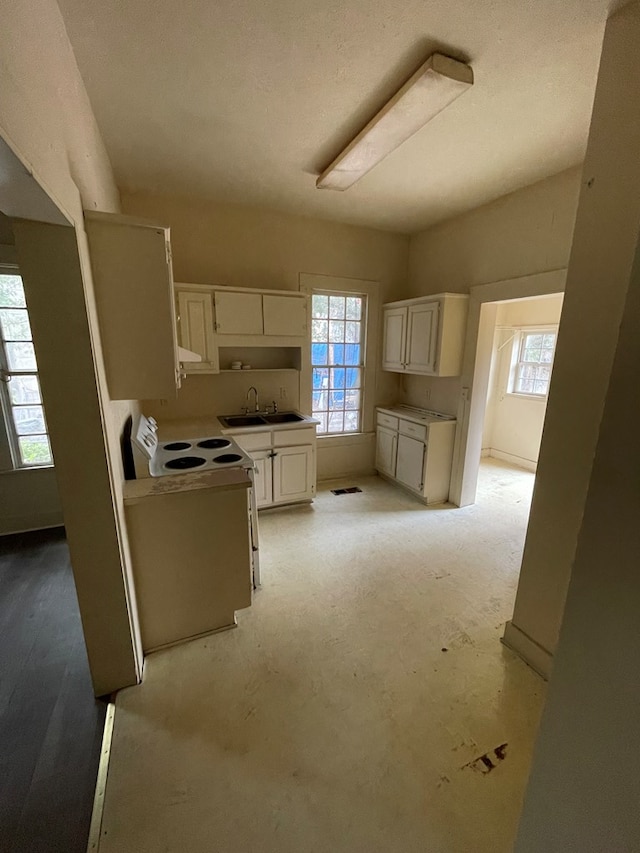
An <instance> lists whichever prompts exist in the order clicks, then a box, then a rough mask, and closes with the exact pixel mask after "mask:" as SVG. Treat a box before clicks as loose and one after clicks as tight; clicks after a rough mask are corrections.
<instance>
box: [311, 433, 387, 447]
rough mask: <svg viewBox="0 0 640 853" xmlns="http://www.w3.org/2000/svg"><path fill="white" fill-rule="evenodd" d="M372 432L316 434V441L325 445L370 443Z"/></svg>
mask: <svg viewBox="0 0 640 853" xmlns="http://www.w3.org/2000/svg"><path fill="white" fill-rule="evenodd" d="M374 435H375V433H374V432H340V433H318V441H319V442H322V443H323V444H327V445H336V446H337V445H339V444H360V443H362V442H365V441H370V440H371V438H372V436H374Z"/></svg>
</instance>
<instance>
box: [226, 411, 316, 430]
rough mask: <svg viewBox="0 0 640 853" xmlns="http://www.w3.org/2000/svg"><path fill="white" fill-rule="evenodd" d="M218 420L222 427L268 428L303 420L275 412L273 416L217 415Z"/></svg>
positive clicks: (290, 413)
mask: <svg viewBox="0 0 640 853" xmlns="http://www.w3.org/2000/svg"><path fill="white" fill-rule="evenodd" d="M218 420H219V421H220V423H221V424H222V425H223V426H224V427H228V428H233V427H252V426H270V425H271V424H295V423H300V421H303V420H304V417H303V416H302V415H298V414H296V412H276V413H275V414H273V415H259V414H257V413H256V414H255V415H224V416H223V415H219V416H218Z"/></svg>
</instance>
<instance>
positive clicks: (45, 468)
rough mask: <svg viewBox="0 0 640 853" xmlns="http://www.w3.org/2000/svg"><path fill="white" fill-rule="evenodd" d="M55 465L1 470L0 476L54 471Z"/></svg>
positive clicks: (26, 466)
mask: <svg viewBox="0 0 640 853" xmlns="http://www.w3.org/2000/svg"><path fill="white" fill-rule="evenodd" d="M54 468H55V465H25V467H24V468H5V469H4V470H0V476H4V475H5V474H24V472H25V471H52V470H53V469H54Z"/></svg>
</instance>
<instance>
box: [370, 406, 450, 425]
mask: <svg viewBox="0 0 640 853" xmlns="http://www.w3.org/2000/svg"><path fill="white" fill-rule="evenodd" d="M377 411H379V412H384V413H385V414H387V415H392V416H393V417H396V418H404V420H406V421H413V422H414V423H416V424H426V425H427V426H428V425H429V424H441V423H455V422H456V419H455V417H454V416H453V415H445V414H442V413H441V412H433V411H430V410H429V409H417V408H414V407H413V406H378V407H377Z"/></svg>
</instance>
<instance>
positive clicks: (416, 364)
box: [382, 293, 469, 376]
mask: <svg viewBox="0 0 640 853" xmlns="http://www.w3.org/2000/svg"><path fill="white" fill-rule="evenodd" d="M468 302H469V297H468V296H466V295H464V294H458V293H438V294H434V295H433V296H428V297H420V298H419V299H406V300H403V301H402V302H389V303H388V304H387V305H385V306H383V345H382V368H383V370H389V371H392V372H394V373H414V374H422V375H424V376H459V375H460V373H461V372H462V353H463V349H464V338H465V331H466V325H467V308H468Z"/></svg>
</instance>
